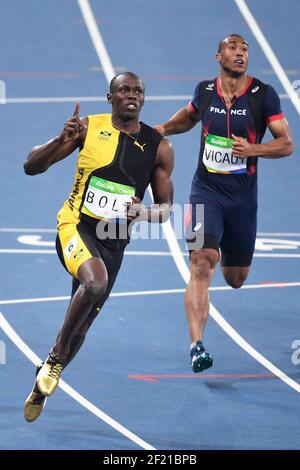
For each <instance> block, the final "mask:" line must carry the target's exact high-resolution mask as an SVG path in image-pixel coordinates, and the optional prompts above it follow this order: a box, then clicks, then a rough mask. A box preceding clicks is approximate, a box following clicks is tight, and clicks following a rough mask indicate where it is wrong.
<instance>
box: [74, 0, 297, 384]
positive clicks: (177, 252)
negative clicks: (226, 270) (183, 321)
mask: <svg viewBox="0 0 300 470" xmlns="http://www.w3.org/2000/svg"><path fill="white" fill-rule="evenodd" d="M78 2H79V3H80V4H82V5H85V6H86V7H87V8H86V9H87V11H88V16H87V17H85V20H86V22H88V21H89V18H91V17H92V24H93V25H94V26H95V28H94V29H96V32H94V33H93V32H92V29H91V28H89V31H90V34H91V35H92V40H93V44H94V46H95V49H96V52H97V55H98V57H99V59H100V62H101V66H102V68H103V69H104V71H105V75H106V77H107V80H108V81H109V79H111V78H112V76H113V75H114V70H113V68H112V65H111V62H110V59H109V55H108V53H107V50H106V48H105V45H104V43H103V40H102V38H101V47H98V43H97V38H98V37H99V36H100V35H99V31H98V27H97V24H96V21H95V18H94V16H93V12H92V10H91V8H90V6H89V2H88V0H78ZM94 29H93V31H94ZM94 36H95V37H94ZM103 49H104V53H102V51H103ZM162 227H163V230H164V233H165V236H166V240H167V242H168V245H169V248H170V251H171V253H172V255H173V259H174V261H175V264H176V266H177V268H178V270H179V272H180V274H181V275H182V277H183V279H184V281H185V282H186V283H188V281H189V277H190V273H189V269H188V267H187V265H186V263H185V261H184V257H183V256H182V252H181V249H180V247H179V244H178V241H177V239H176V236H175V233H174V230H173V228H172V225H171V223H170V221H169V220H168V221H167V222H165V223H164V224H162ZM210 315H211V316H212V317H213V318H214V319H215V321H216V322H217V323H218V324H219V325H220V326H221V328H222V329H223V330H224V331H226V333H227V334H228V335H229V336H230V337H231V338H232V339H233V340H234V341H235V342H236V343H237V344H238V345H239V346H240V347H241V348H243V349H244V350H245V351H246V352H248V353H249V354H250V355H251V356H252V357H254V359H256V360H257V361H258V362H260V363H261V364H262V365H263V366H264V367H266V368H267V369H269V370H270V371H271V372H272V373H273V374H275V375H277V376H278V377H279V378H280V379H281V380H283V381H284V382H286V383H287V384H288V385H289V386H290V387H292V388H294V389H295V390H297V392H299V391H300V385H299V384H297V383H296V382H294V381H293V380H292V379H290V378H289V377H287V376H286V375H285V374H284V373H283V372H282V371H280V370H279V369H278V368H277V367H275V366H274V365H273V364H272V363H271V362H270V361H268V360H267V359H266V358H265V357H264V356H262V355H261V354H260V353H259V352H258V351H256V350H255V349H254V348H253V347H252V346H250V344H249V343H247V341H245V340H244V338H242V337H241V336H240V335H239V334H238V333H237V331H235V330H234V329H233V328H232V327H231V326H230V325H229V323H227V321H226V320H225V319H224V318H223V317H222V315H221V314H220V313H219V312H218V310H217V309H216V308H215V307H214V306H213V305H212V304H211V308H210Z"/></svg>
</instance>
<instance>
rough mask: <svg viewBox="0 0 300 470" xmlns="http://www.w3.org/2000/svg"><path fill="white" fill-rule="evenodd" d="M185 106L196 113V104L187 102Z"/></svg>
mask: <svg viewBox="0 0 300 470" xmlns="http://www.w3.org/2000/svg"><path fill="white" fill-rule="evenodd" d="M187 107H188V108H190V110H191V111H192V112H193V113H198V110H197V108H196V106H194V105H193V103H189V104H188V106H187Z"/></svg>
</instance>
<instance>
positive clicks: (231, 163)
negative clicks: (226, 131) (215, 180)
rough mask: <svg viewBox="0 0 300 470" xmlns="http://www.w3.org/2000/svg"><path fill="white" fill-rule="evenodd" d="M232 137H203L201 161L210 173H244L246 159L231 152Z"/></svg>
mask: <svg viewBox="0 0 300 470" xmlns="http://www.w3.org/2000/svg"><path fill="white" fill-rule="evenodd" d="M232 142H233V139H228V138H226V137H220V136H217V135H212V134H211V135H208V136H207V137H206V139H205V147H204V152H203V163H204V165H205V166H206V168H207V170H208V171H209V172H210V173H223V174H232V173H246V171H247V159H246V158H240V157H237V156H235V155H234V154H233V153H232Z"/></svg>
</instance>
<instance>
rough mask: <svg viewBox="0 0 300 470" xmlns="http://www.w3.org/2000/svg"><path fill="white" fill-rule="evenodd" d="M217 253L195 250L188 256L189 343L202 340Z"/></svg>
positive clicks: (209, 250)
mask: <svg viewBox="0 0 300 470" xmlns="http://www.w3.org/2000/svg"><path fill="white" fill-rule="evenodd" d="M218 259H219V253H218V252H217V251H216V250H214V249H209V248H203V249H201V250H195V251H193V252H192V253H191V255H190V274H191V276H190V280H189V283H188V286H187V289H186V292H185V308H186V314H187V319H188V326H189V332H190V337H191V342H192V343H193V342H194V341H198V340H201V341H202V338H203V332H204V327H205V324H206V321H207V317H208V312H209V296H208V288H209V286H210V283H211V280H212V278H213V274H214V271H215V266H216V264H217V262H218Z"/></svg>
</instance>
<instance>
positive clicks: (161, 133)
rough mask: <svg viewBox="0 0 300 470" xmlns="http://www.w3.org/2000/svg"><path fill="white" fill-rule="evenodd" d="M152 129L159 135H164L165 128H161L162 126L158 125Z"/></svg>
mask: <svg viewBox="0 0 300 470" xmlns="http://www.w3.org/2000/svg"><path fill="white" fill-rule="evenodd" d="M154 129H155V130H156V131H157V132H159V133H160V135H162V136H164V135H165V133H166V129H165V126H163V125H162V124H158V125H157V126H154Z"/></svg>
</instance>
